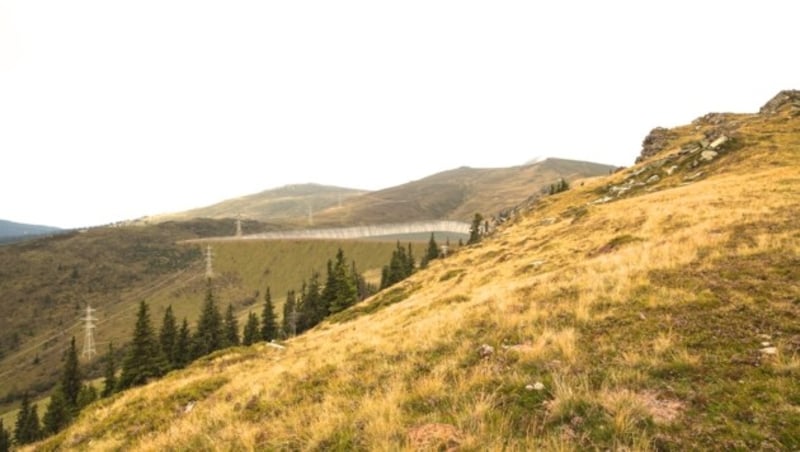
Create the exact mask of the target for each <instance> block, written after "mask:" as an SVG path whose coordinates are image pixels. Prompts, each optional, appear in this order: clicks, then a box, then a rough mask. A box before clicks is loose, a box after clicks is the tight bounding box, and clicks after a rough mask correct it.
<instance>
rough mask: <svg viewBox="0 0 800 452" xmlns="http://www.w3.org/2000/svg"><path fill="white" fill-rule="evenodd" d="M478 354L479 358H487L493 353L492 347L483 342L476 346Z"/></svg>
mask: <svg viewBox="0 0 800 452" xmlns="http://www.w3.org/2000/svg"><path fill="white" fill-rule="evenodd" d="M478 354H479V355H480V357H481V358H488V357H490V356H492V355H494V347H492V346H491V345H488V344H483V345H481V346H480V347H478Z"/></svg>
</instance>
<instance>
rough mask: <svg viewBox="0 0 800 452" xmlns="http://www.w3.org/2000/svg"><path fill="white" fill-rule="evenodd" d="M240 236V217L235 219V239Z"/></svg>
mask: <svg viewBox="0 0 800 452" xmlns="http://www.w3.org/2000/svg"><path fill="white" fill-rule="evenodd" d="M241 236H242V216H241V215H239V216H238V217H236V237H241Z"/></svg>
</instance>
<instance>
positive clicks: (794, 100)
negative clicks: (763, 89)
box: [758, 89, 800, 115]
mask: <svg viewBox="0 0 800 452" xmlns="http://www.w3.org/2000/svg"><path fill="white" fill-rule="evenodd" d="M787 106H788V107H789V108H793V109H800V90H796V89H790V90H785V91H781V92H779V93H778V94H776V95H775V97H773V98H772V99H770V100H769V102H767V103H766V104H764V106H763V107H761V109H760V110H758V112H759V113H760V114H762V115H774V114H776V113H778V112H779V111H781V110H782V109H784V108H785V107H787Z"/></svg>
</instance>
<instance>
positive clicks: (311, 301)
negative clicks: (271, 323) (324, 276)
mask: <svg viewBox="0 0 800 452" xmlns="http://www.w3.org/2000/svg"><path fill="white" fill-rule="evenodd" d="M319 276H320V275H319V273H317V272H312V273H311V279H309V281H308V286H306V285H305V283H303V285H304V287H303V291H302V297H301V300H302V301H301V303H300V308H298V311H300V313H301V314H300V317H301V318H302V319H303V321H302V323H303V326H302V328H300V327H299V325H298V330H302V331H305V330H308V329H310V328H313V327H314V326H316V325H317V324H318V323H319V322H321V321H322V319H324V318H325V316H327V315H328V313H329V312H330V311H329V309H330V306H329V305H328V304H327V303H326V302H325V300H324V299H323V298H322V292H324V291H325V288H322V287H320V283H319ZM335 286H336V283H334V287H335ZM335 297H336V295H335V293H334V299H335Z"/></svg>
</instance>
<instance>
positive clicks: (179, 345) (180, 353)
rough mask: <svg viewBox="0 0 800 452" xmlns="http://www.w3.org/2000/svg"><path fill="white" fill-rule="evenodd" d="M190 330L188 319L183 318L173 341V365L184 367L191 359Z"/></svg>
mask: <svg viewBox="0 0 800 452" xmlns="http://www.w3.org/2000/svg"><path fill="white" fill-rule="evenodd" d="M191 355H192V332H191V331H190V330H189V321H188V320H186V317H184V318H183V323H181V329H180V331H178V339H177V340H176V341H175V367H176V368H178V369H180V368H183V367H185V366H186V365H187V364H189V362H190V361H191V360H192V356H191Z"/></svg>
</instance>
